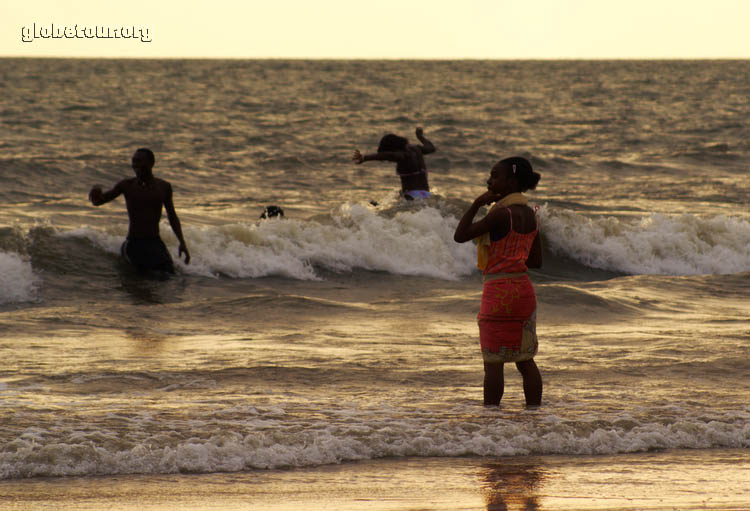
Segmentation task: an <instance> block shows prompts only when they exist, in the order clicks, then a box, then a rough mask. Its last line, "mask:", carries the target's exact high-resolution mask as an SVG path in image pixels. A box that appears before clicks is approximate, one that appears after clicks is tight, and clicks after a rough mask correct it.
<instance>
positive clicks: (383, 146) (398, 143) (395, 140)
mask: <svg viewBox="0 0 750 511" xmlns="http://www.w3.org/2000/svg"><path fill="white" fill-rule="evenodd" d="M407 143H409V141H408V140H406V139H405V138H404V137H399V136H398V135H394V134H393V133H388V134H387V135H386V136H384V137H383V138H381V139H380V145H378V152H379V153H381V152H383V151H403V150H404V149H405V148H406V144H407Z"/></svg>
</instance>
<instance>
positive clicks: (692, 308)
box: [0, 59, 750, 480]
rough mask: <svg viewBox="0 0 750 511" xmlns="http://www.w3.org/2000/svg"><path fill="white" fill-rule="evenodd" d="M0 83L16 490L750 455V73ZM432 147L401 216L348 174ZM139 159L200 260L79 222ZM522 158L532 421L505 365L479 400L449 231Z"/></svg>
mask: <svg viewBox="0 0 750 511" xmlns="http://www.w3.org/2000/svg"><path fill="white" fill-rule="evenodd" d="M0 89H1V90H2V94H0V129H1V130H2V137H1V138H2V139H1V140H0V205H1V206H0V359H1V360H2V362H0V422H1V423H2V428H0V479H4V480H12V479H21V478H30V477H41V476H79V477H93V476H100V475H116V474H146V475H149V474H150V475H163V474H171V473H185V472H187V473H220V472H242V471H253V470H261V471H265V470H268V469H277V468H302V467H321V466H324V465H328V464H336V463H346V462H350V461H356V460H376V459H380V458H406V457H409V458H415V457H416V458H419V457H433V458H434V457H437V458H451V457H486V458H488V459H491V458H494V457H498V456H514V457H527V456H535V457H539V456H548V455H559V454H564V455H578V454H581V455H584V454H585V455H593V456H604V455H611V454H618V453H631V454H638V453H643V454H644V456H645V455H646V453H649V452H652V451H663V450H708V449H724V450H731V451H732V452H734V454H735V455H736V454H739V455H740V456H742V455H744V454H745V453H747V449H748V448H750V404H749V403H750V399H749V398H750V371H749V370H748V369H750V363H749V362H748V361H749V360H750V359H749V356H750V323H749V322H748V316H750V301H748V296H750V206H748V204H750V181H749V180H748V177H747V176H748V174H747V169H748V166H749V165H750V123H749V122H748V121H749V120H750V103H748V101H747V97H748V96H749V95H750V62H748V61H718V62H712V61H696V62H689V61H684V62H683V61H668V62H657V61H653V62H651V61H650V62H635V61H632V62H631V61H618V62H557V61H556V62H482V61H461V62H443V61H436V62H414V61H383V62H374V61H351V62H346V61H333V62H327V61H273V60H270V61H239V60H237V61H188V60H164V61H156V60H152V61H145V60H64V59H50V60H44V59H3V60H0ZM420 125H421V126H423V127H424V129H425V134H426V136H427V137H428V138H430V140H432V141H433V142H434V144H435V145H436V146H437V149H438V151H437V152H436V153H435V154H433V155H429V156H428V157H427V164H428V167H429V168H430V170H431V174H430V180H431V186H432V187H433V191H434V192H435V196H434V197H432V198H430V199H428V200H425V201H421V202H413V203H407V202H404V201H401V200H400V199H399V197H398V193H397V190H398V188H399V184H398V178H397V176H396V175H395V172H394V168H393V166H392V165H390V164H385V163H382V164H380V163H369V162H368V163H367V164H365V165H361V166H357V165H354V164H353V163H352V162H351V160H350V157H351V153H352V151H353V150H354V149H356V148H359V149H360V150H362V151H363V152H372V151H374V149H375V147H376V145H377V141H378V140H379V138H380V136H382V135H383V134H384V133H387V132H396V133H400V134H403V135H405V136H409V137H411V138H412V140H413V138H414V137H413V132H414V129H415V128H416V126H420ZM142 146H147V147H150V148H152V149H153V150H154V152H155V153H156V166H155V169H154V172H155V174H156V175H157V176H159V177H162V178H165V179H167V180H169V181H170V182H171V183H172V185H173V188H174V190H175V205H176V209H177V212H178V215H179V216H180V219H181V221H182V225H183V230H184V233H185V238H186V240H187V244H188V247H189V249H190V251H191V255H192V258H193V260H192V261H191V263H190V265H185V264H183V263H182V262H179V263H177V267H178V273H177V275H175V276H174V277H172V278H170V279H168V280H160V279H155V278H149V277H144V276H142V275H138V274H136V273H134V272H133V271H132V270H131V269H130V268H128V267H127V266H125V265H124V264H123V263H122V262H121V261H120V260H119V257H118V253H119V246H120V243H121V242H122V240H123V237H124V235H125V234H126V232H127V216H126V212H125V207H124V202H123V200H122V199H121V198H120V199H117V200H115V201H114V202H112V203H109V204H107V205H105V206H102V207H99V208H94V207H93V206H91V205H90V203H88V201H87V193H88V190H89V188H90V187H91V185H93V184H102V185H104V186H105V187H108V186H111V185H113V184H114V183H116V182H117V181H118V180H119V179H122V178H125V177H129V176H131V175H132V170H131V169H130V167H129V161H130V156H131V155H132V153H133V151H134V150H135V149H136V148H138V147H142ZM511 155H522V156H526V157H528V158H529V159H530V160H531V161H532V163H533V165H534V167H535V170H537V171H538V172H540V173H541V175H542V180H541V182H540V185H539V187H538V189H537V190H536V191H534V192H532V193H530V197H531V199H532V200H533V202H534V203H535V204H537V205H538V206H539V214H540V223H541V229H542V233H543V239H544V246H545V249H544V266H543V268H541V269H540V270H534V271H532V272H531V276H532V280H533V282H534V284H535V287H536V291H537V296H538V301H539V309H538V321H539V322H538V332H539V335H540V349H539V354H538V356H537V357H536V361H537V364H538V365H539V367H540V370H541V372H542V377H543V379H544V384H545V388H544V399H543V406H542V407H541V408H540V409H538V410H526V409H525V407H524V406H523V396H522V390H521V382H520V377H519V376H518V374H517V372H516V371H515V368H514V367H512V365H510V366H508V367H507V368H506V391H505V397H504V398H503V404H502V406H501V407H500V408H484V407H483V406H481V393H482V389H481V386H482V376H483V374H482V363H481V356H480V353H479V347H478V331H477V326H476V314H477V312H478V308H479V299H480V294H481V279H480V277H479V275H478V273H477V271H476V269H475V266H474V264H475V254H474V247H473V245H472V244H470V243H469V244H465V245H459V244H456V243H454V242H453V239H452V233H453V230H454V228H455V226H456V224H457V222H458V217H459V216H460V215H461V213H462V212H463V211H464V209H465V208H466V207H468V205H469V204H470V202H471V201H472V200H473V198H474V197H476V196H477V195H479V194H480V193H482V192H483V191H484V189H485V180H486V178H487V174H488V172H489V169H490V167H491V166H492V165H493V163H495V162H496V161H497V160H498V159H500V158H502V157H506V156H511ZM272 204H273V205H279V206H281V207H283V208H284V210H285V217H284V218H283V219H281V218H272V219H267V220H261V219H260V218H259V216H260V213H261V212H262V210H263V208H264V207H265V206H267V205H272ZM161 231H162V237H163V238H164V240H165V242H166V243H167V245H168V247H169V248H170V250H171V252H172V253H173V257H175V259H176V250H177V243H176V240H175V238H174V236H173V235H172V233H171V231H170V229H169V226H168V224H167V222H166V220H164V221H163V225H162V229H161Z"/></svg>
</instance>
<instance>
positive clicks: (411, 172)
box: [352, 127, 435, 200]
mask: <svg viewBox="0 0 750 511" xmlns="http://www.w3.org/2000/svg"><path fill="white" fill-rule="evenodd" d="M416 135H417V138H418V139H419V141H420V142H421V143H422V144H421V145H419V144H410V143H409V141H408V140H407V139H405V138H404V137H399V136H398V135H394V134H393V133H389V134H388V135H385V136H384V137H383V138H382V139H380V144H379V145H378V152H377V153H372V154H365V155H362V153H360V152H359V150H358V149H356V150H355V151H354V155H353V156H352V160H354V162H355V163H356V164H361V163H364V162H366V161H393V162H396V174H398V176H399V177H400V178H401V194H402V195H403V196H404V198H405V199H407V200H413V199H425V198H427V197H429V196H430V185H429V183H428V182H427V165H426V164H425V162H424V155H425V154H430V153H434V152H435V146H434V145H433V144H432V142H430V141H429V140H427V138H425V136H424V132H423V130H422V128H421V127H419V128H417V130H416Z"/></svg>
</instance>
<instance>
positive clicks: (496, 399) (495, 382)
mask: <svg viewBox="0 0 750 511" xmlns="http://www.w3.org/2000/svg"><path fill="white" fill-rule="evenodd" d="M504 390H505V381H504V378H503V364H500V363H488V362H485V363H484V406H498V405H499V404H500V400H501V399H502V398H503V391H504Z"/></svg>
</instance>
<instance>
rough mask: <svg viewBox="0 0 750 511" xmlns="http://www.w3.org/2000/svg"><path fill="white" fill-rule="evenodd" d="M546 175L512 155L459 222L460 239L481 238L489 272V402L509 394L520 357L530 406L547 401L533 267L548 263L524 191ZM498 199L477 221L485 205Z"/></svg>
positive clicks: (483, 318)
mask: <svg viewBox="0 0 750 511" xmlns="http://www.w3.org/2000/svg"><path fill="white" fill-rule="evenodd" d="M540 177H541V176H540V175H539V174H538V173H536V172H534V171H533V170H532V168H531V163H529V161H528V160H526V159H525V158H507V159H505V160H502V161H500V162H499V163H497V164H496V165H495V166H494V167H492V171H491V172H490V178H489V179H488V180H487V191H486V192H485V193H483V194H482V195H480V196H479V197H477V198H476V199H475V200H474V202H473V203H472V205H471V206H470V207H469V209H468V210H467V211H466V213H464V215H463V217H462V218H461V220H460V221H459V223H458V226H457V227H456V232H455V234H454V236H453V238H454V239H455V241H457V242H458V243H464V242H467V241H469V240H473V239H476V238H478V243H477V251H478V255H477V266H478V267H479V268H480V269H481V270H482V274H483V282H484V286H483V290H482V304H481V306H480V309H479V315H478V320H479V343H480V345H481V347H482V358H483V361H484V405H485V406H491V405H499V404H500V400H501V399H502V397H503V391H504V378H503V366H504V364H505V363H506V362H515V364H516V367H517V368H518V370H519V371H520V373H521V376H522V377H523V392H524V395H525V397H526V405H527V406H530V407H531V406H539V405H540V404H541V402H542V376H541V374H540V373H539V369H538V368H537V366H536V363H535V362H534V356H535V355H536V353H537V349H538V344H537V337H536V295H535V293H534V286H533V285H532V284H531V280H530V279H529V276H528V274H527V270H528V268H539V267H541V266H542V244H541V240H540V237H539V224H538V219H537V217H536V214H535V212H534V210H533V209H531V208H530V207H529V206H528V201H527V199H526V197H525V196H524V195H523V193H522V192H525V191H527V190H533V189H534V188H536V185H537V183H538V182H539V179H540ZM493 202H494V203H495V205H494V206H493V207H492V208H491V209H490V211H489V212H488V213H487V215H486V216H485V217H484V218H482V219H481V220H477V221H474V217H475V216H476V214H477V212H478V211H479V208H481V207H482V206H485V205H488V204H492V203H493Z"/></svg>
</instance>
